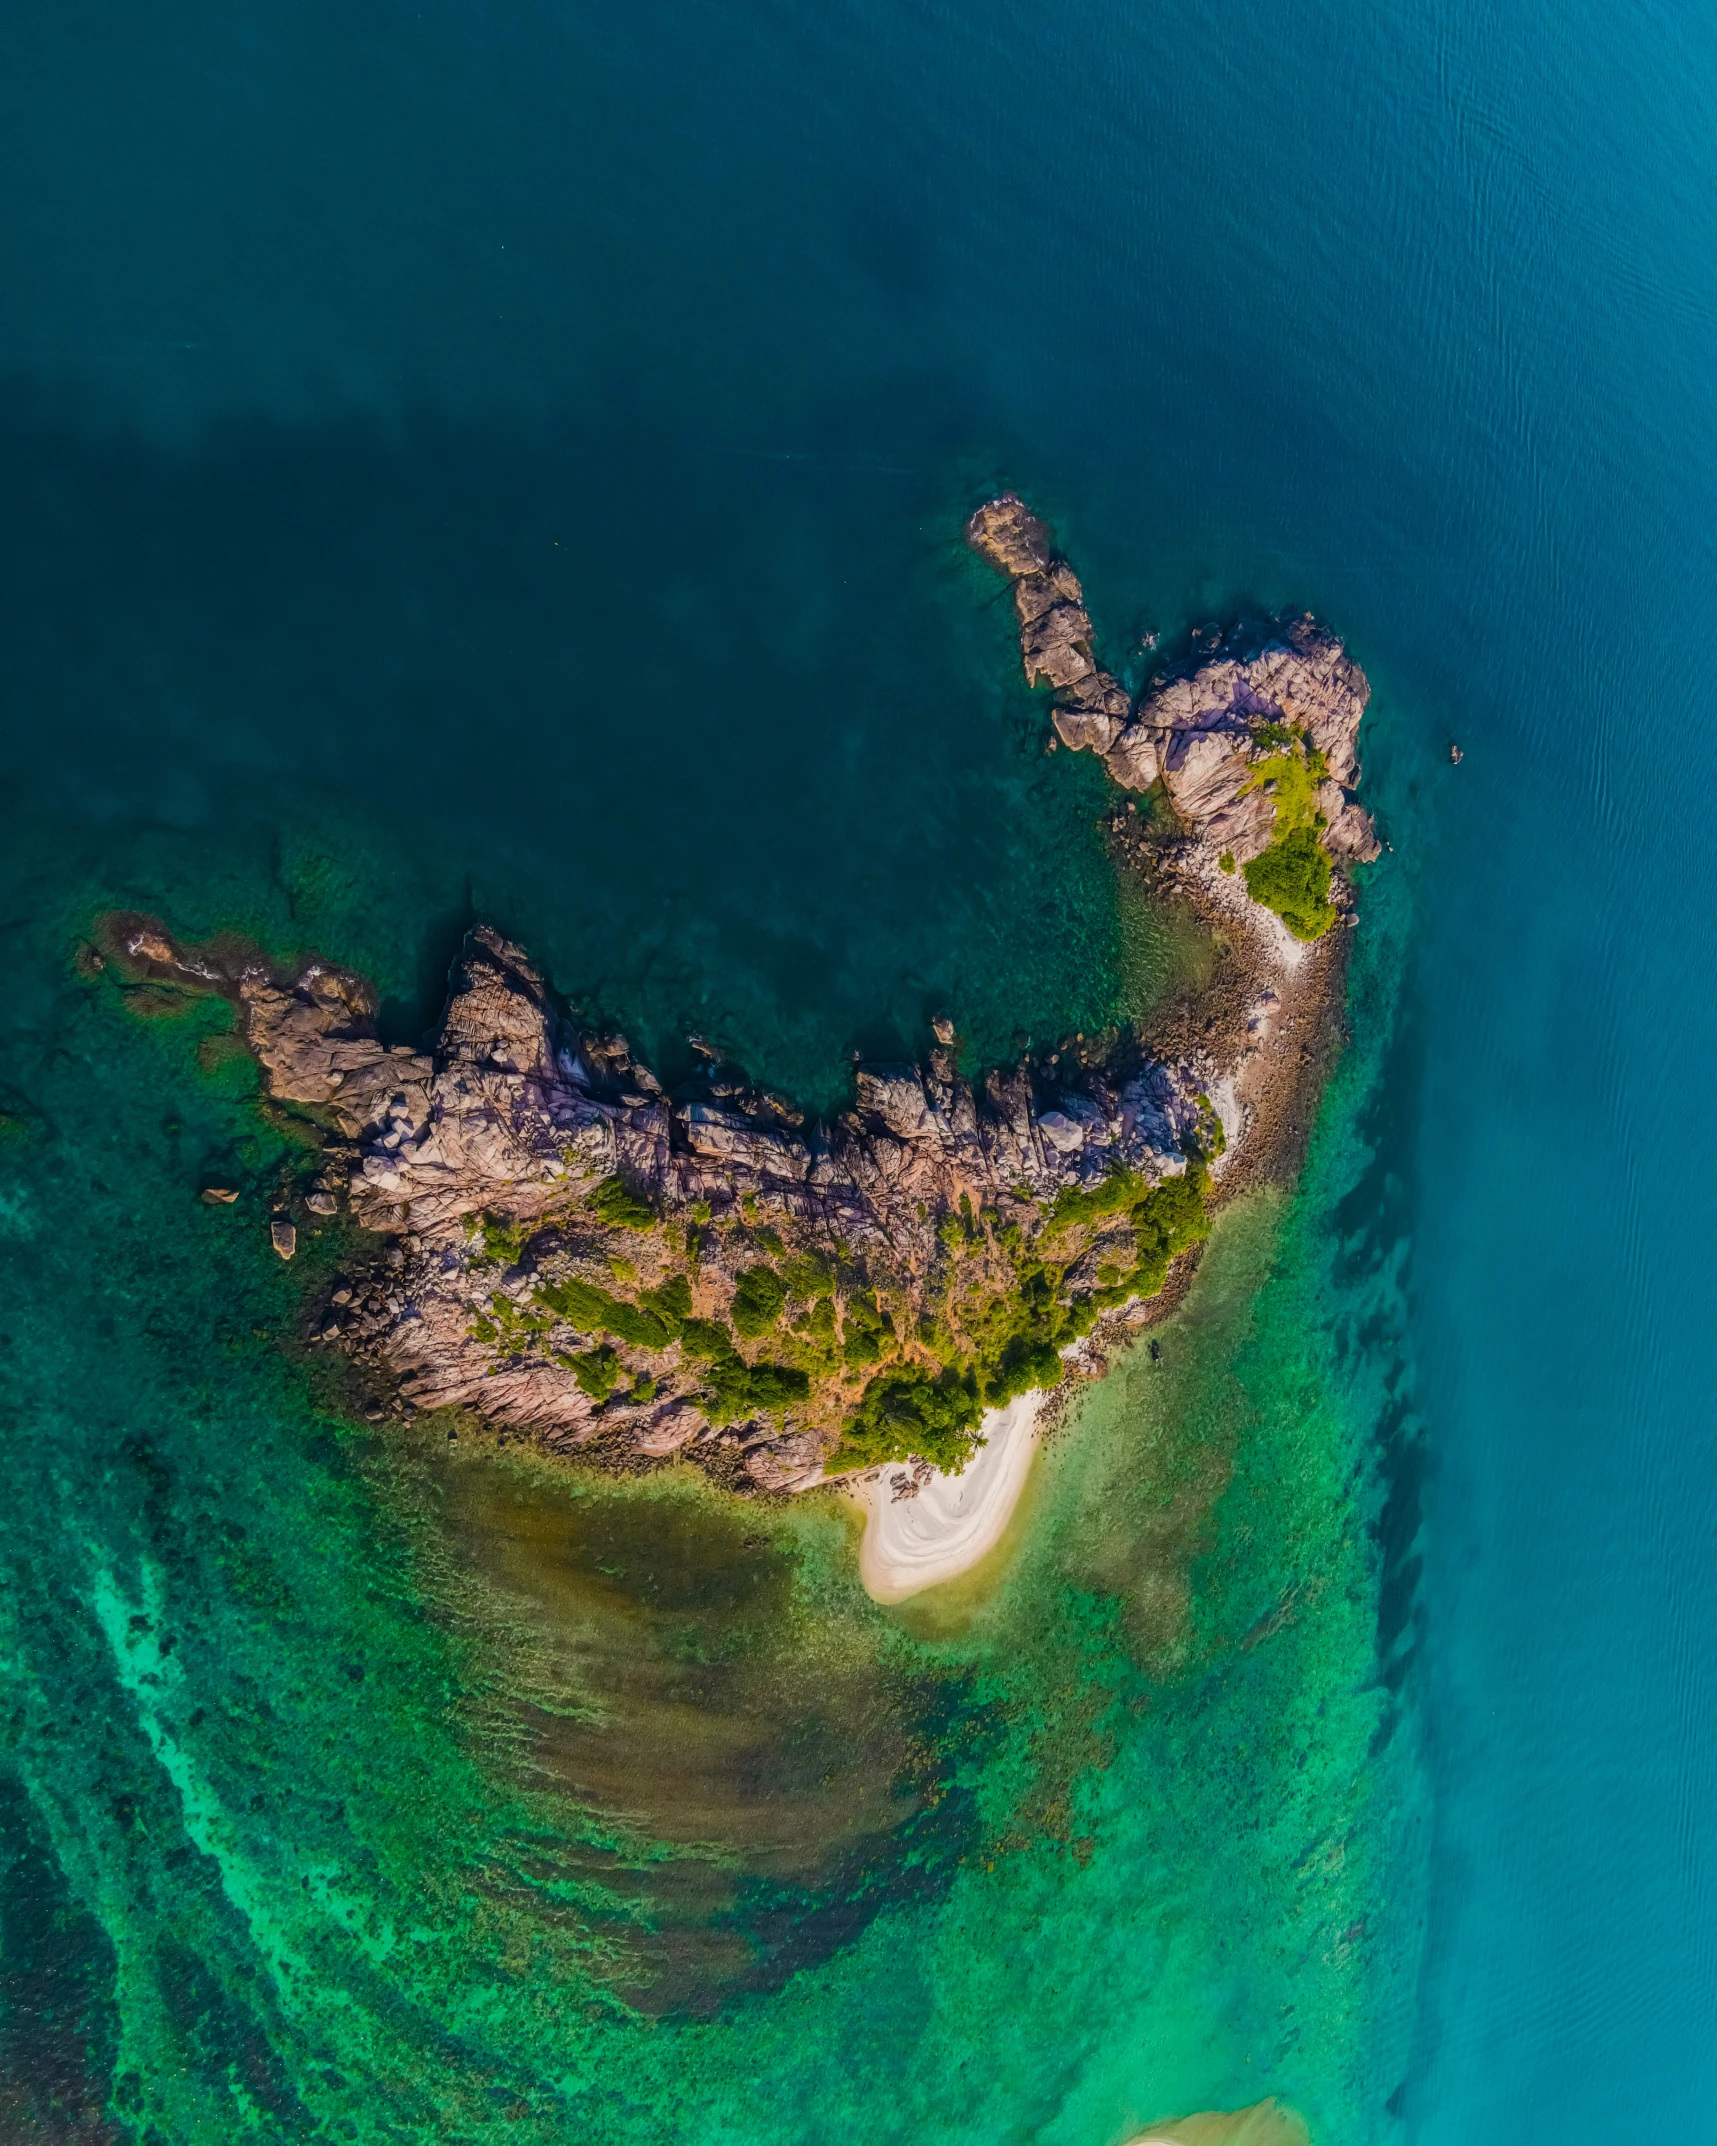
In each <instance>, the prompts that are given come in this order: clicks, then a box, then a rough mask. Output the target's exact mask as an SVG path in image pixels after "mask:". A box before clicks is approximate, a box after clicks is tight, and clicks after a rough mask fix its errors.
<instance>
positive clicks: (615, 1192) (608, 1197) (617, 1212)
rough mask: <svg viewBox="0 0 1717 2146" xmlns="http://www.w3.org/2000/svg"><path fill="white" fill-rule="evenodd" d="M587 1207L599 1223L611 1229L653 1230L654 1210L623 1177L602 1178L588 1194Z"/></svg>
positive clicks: (654, 1221)
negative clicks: (605, 1224)
mask: <svg viewBox="0 0 1717 2146" xmlns="http://www.w3.org/2000/svg"><path fill="white" fill-rule="evenodd" d="M590 1205H591V1207H592V1209H593V1211H594V1212H595V1215H596V1219H597V1220H598V1221H599V1222H606V1223H607V1224H608V1226H609V1228H610V1229H653V1228H654V1227H655V1223H656V1210H655V1209H654V1208H653V1207H652V1206H651V1205H650V1203H649V1201H648V1200H647V1199H645V1198H644V1196H643V1194H642V1193H639V1192H634V1191H633V1190H632V1188H631V1186H630V1185H628V1184H627V1183H626V1181H625V1179H624V1178H620V1177H605V1178H604V1179H603V1180H602V1182H601V1184H600V1185H598V1186H597V1188H596V1190H595V1191H594V1192H593V1193H592V1194H591V1195H590Z"/></svg>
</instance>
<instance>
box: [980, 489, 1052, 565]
mask: <svg viewBox="0 0 1717 2146" xmlns="http://www.w3.org/2000/svg"><path fill="white" fill-rule="evenodd" d="M966 542H967V543H968V544H970V545H971V547H972V549H973V550H974V551H976V552H979V553H981V555H982V556H983V557H984V558H986V559H988V560H989V562H990V564H991V565H992V566H995V567H999V568H1000V569H1001V571H1002V572H1003V573H1004V574H1006V575H1007V576H1008V578H1009V580H1012V581H1017V580H1018V579H1019V578H1020V577H1021V576H1022V575H1024V574H1036V573H1043V572H1045V571H1047V569H1048V567H1049V565H1050V563H1051V553H1050V549H1049V531H1048V530H1047V529H1046V528H1045V527H1044V526H1043V524H1042V522H1040V521H1039V520H1038V518H1037V516H1036V515H1035V514H1033V513H1032V511H1031V509H1030V508H1029V507H1028V506H1027V505H1026V503H1025V501H1024V500H1023V499H1021V498H1019V497H1018V496H1017V494H1015V493H1013V492H1003V493H1002V494H1001V496H1000V497H999V498H996V499H990V500H986V501H985V502H984V504H983V505H982V506H981V507H980V508H979V509H978V511H977V512H976V514H974V515H973V516H972V518H971V520H970V521H969V522H968V523H967V524H966Z"/></svg>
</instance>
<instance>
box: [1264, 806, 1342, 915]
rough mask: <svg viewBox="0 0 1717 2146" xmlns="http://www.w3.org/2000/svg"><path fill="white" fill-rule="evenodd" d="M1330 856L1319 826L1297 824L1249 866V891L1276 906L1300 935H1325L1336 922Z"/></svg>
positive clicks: (1269, 904)
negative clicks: (1321, 839) (1298, 825)
mask: <svg viewBox="0 0 1717 2146" xmlns="http://www.w3.org/2000/svg"><path fill="white" fill-rule="evenodd" d="M1329 882H1330V860H1329V855H1328V852H1327V851H1326V850H1325V849H1324V848H1323V846H1322V845H1321V844H1320V842H1319V841H1318V837H1317V830H1316V828H1315V827H1296V828H1295V829H1294V830H1293V831H1292V833H1290V834H1286V835H1283V836H1281V837H1280V838H1279V839H1278V840H1276V841H1274V842H1272V843H1271V845H1270V847H1269V848H1268V849H1267V850H1265V851H1264V853H1263V855H1262V856H1259V857H1254V858H1253V859H1252V861H1251V862H1250V863H1249V864H1248V865H1247V866H1246V891H1247V893H1248V894H1250V895H1251V897H1252V899H1253V900H1254V901H1255V902H1261V903H1262V904H1263V906H1264V907H1265V908H1266V909H1271V910H1274V911H1275V913H1276V915H1277V916H1279V917H1280V918H1281V920H1282V922H1283V923H1284V924H1286V925H1287V927H1288V929H1289V930H1290V931H1291V932H1292V933H1293V935H1294V937H1295V938H1296V939H1305V940H1312V939H1321V938H1322V937H1323V935H1324V933H1325V932H1326V931H1328V930H1329V928H1330V926H1331V925H1332V924H1333V923H1334V922H1335V917H1336V912H1335V909H1334V907H1333V905H1332V904H1331V902H1330V899H1329Z"/></svg>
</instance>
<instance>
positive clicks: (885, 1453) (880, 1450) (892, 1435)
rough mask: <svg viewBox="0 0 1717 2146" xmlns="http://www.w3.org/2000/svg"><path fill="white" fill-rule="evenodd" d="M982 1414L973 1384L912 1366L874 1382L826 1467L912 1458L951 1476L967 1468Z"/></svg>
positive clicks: (957, 1375) (969, 1378)
mask: <svg viewBox="0 0 1717 2146" xmlns="http://www.w3.org/2000/svg"><path fill="white" fill-rule="evenodd" d="M1058 1368H1059V1366H1058ZM982 1415H983V1403H982V1401H981V1400H980V1399H979V1397H978V1391H977V1381H976V1379H975V1377H974V1375H973V1374H972V1372H971V1371H970V1370H968V1371H967V1372H966V1373H965V1375H964V1376H963V1377H962V1375H961V1374H960V1373H958V1372H956V1371H944V1372H943V1373H942V1375H941V1376H940V1378H935V1377H932V1376H931V1374H930V1373H929V1372H927V1371H924V1370H921V1369H920V1368H919V1367H918V1366H917V1365H916V1364H912V1365H908V1366H906V1367H905V1368H903V1369H901V1370H899V1371H885V1372H882V1373H881V1374H880V1375H879V1376H878V1377H876V1378H873V1379H872V1380H871V1382H870V1384H869V1385H868V1386H867V1387H866V1388H865V1390H864V1397H863V1399H862V1400H861V1401H860V1402H859V1405H858V1407H857V1409H856V1410H855V1411H854V1413H853V1418H852V1421H851V1422H850V1423H849V1424H848V1425H847V1428H846V1431H845V1433H844V1435H843V1436H842V1439H841V1443H840V1445H839V1447H838V1448H837V1449H836V1452H835V1454H834V1457H833V1458H832V1459H831V1461H830V1463H829V1466H830V1469H831V1470H839V1469H843V1468H869V1467H875V1466H878V1465H879V1464H880V1463H882V1462H884V1461H891V1460H904V1459H906V1458H907V1457H908V1456H909V1455H913V1454H916V1455H917V1456H918V1458H919V1459H921V1460H927V1461H929V1462H930V1464H931V1465H932V1467H936V1468H941V1469H942V1470H944V1471H945V1472H946V1473H949V1474H955V1473H958V1471H959V1470H960V1469H961V1468H963V1467H964V1466H965V1465H966V1462H967V1460H968V1459H969V1458H970V1457H971V1454H972V1450H973V1447H974V1446H975V1445H976V1443H977V1440H976V1437H975V1433H976V1431H977V1428H978V1423H979V1419H980V1418H981V1417H982Z"/></svg>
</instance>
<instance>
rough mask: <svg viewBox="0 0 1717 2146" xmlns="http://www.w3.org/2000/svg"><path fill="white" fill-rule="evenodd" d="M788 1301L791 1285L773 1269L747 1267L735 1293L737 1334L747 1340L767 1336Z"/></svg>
mask: <svg viewBox="0 0 1717 2146" xmlns="http://www.w3.org/2000/svg"><path fill="white" fill-rule="evenodd" d="M786 1302H787V1285H786V1283H785V1282H784V1281H783V1280H782V1279H781V1277H780V1275H778V1274H777V1273H776V1271H775V1269H774V1268H773V1267H747V1268H746V1270H745V1272H744V1273H743V1274H742V1275H741V1276H740V1277H739V1281H738V1283H737V1285H736V1286H735V1289H734V1292H733V1325H734V1331H735V1332H736V1333H738V1334H739V1335H741V1336H742V1337H743V1338H744V1339H745V1340H747V1341H756V1340H757V1339H758V1338H759V1336H761V1335H763V1334H767V1333H768V1332H769V1330H770V1329H771V1328H772V1327H773V1326H774V1325H775V1323H776V1321H777V1320H778V1319H779V1318H780V1316H781V1311H782V1307H783V1306H784V1305H785V1304H786Z"/></svg>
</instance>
